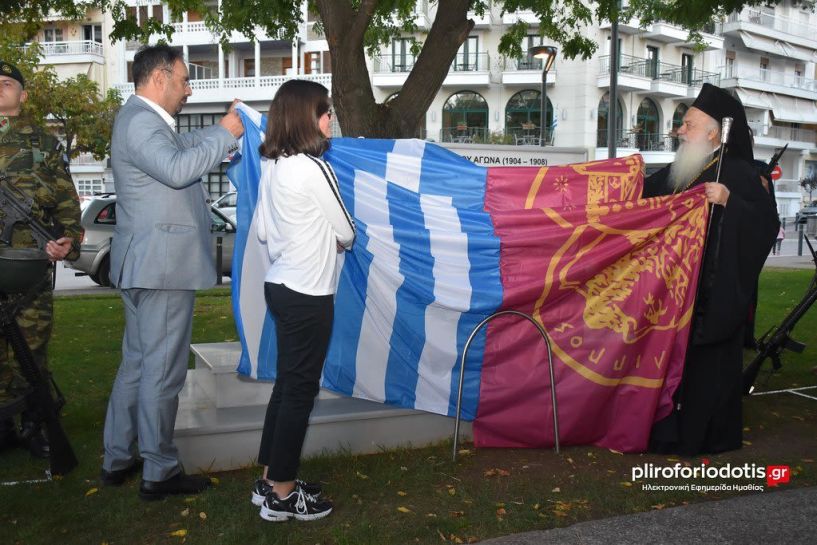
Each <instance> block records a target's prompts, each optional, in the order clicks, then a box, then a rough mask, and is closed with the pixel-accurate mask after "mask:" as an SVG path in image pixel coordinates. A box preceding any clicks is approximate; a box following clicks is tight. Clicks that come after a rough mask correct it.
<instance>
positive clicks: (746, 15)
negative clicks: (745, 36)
mask: <svg viewBox="0 0 817 545" xmlns="http://www.w3.org/2000/svg"><path fill="white" fill-rule="evenodd" d="M742 32H749V33H752V34H756V35H759V36H766V37H768V38H772V39H776V40H783V41H786V42H790V43H792V44H796V45H800V46H803V47H806V48H809V49H817V35H815V32H814V29H813V28H812V27H811V26H809V25H806V24H802V23H799V22H796V21H793V20H791V19H789V18H788V17H781V16H778V15H775V14H774V13H770V12H767V11H764V10H761V9H757V8H746V9H744V10H743V11H741V12H734V13H731V14H729V17H728V18H727V19H726V22H725V23H724V24H723V34H724V35H730V34H731V35H738V36H739V35H740V34H741V33H742Z"/></svg>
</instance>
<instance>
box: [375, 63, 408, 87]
mask: <svg viewBox="0 0 817 545" xmlns="http://www.w3.org/2000/svg"><path fill="white" fill-rule="evenodd" d="M373 60H374V66H373V68H374V69H373V70H372V84H373V85H375V86H377V87H402V86H403V84H404V83H406V78H408V75H409V72H411V70H412V69H413V68H414V61H415V59H414V57H413V56H411V55H380V56H378V57H375V58H374V59H373Z"/></svg>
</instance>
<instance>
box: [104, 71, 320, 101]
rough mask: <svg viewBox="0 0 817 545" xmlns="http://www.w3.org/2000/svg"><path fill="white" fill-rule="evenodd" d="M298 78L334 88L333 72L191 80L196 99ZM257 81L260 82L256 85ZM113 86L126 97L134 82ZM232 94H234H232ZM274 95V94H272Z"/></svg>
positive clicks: (263, 87) (131, 91) (273, 87)
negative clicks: (197, 94)
mask: <svg viewBox="0 0 817 545" xmlns="http://www.w3.org/2000/svg"><path fill="white" fill-rule="evenodd" d="M293 78H298V79H309V80H312V81H316V82H318V83H320V84H321V85H323V86H324V87H326V88H328V89H331V88H332V74H310V75H303V74H301V75H297V76H261V77H259V78H257V80H256V78H254V77H251V78H224V79H222V80H219V79H194V80H190V88H191V89H192V90H193V91H194V94H193V98H194V99H195V91H211V90H215V89H229V90H231V91H232V90H249V89H276V88H278V87H280V86H281V85H283V84H284V82H285V81H287V80H290V79H293ZM256 81H257V82H258V84H257V85H256ZM113 87H114V88H115V89H117V90H118V91H119V92H120V93H121V94H122V96H123V97H124V98H127V97H128V96H129V95H131V94H133V83H117V84H114V85H113ZM231 96H232V95H231ZM270 96H272V95H270Z"/></svg>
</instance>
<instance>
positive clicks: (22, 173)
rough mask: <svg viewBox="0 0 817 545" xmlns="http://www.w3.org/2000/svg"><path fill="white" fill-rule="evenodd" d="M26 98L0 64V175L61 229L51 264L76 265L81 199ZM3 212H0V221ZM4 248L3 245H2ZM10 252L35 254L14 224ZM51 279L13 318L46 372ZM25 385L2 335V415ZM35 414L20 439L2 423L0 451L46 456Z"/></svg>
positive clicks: (51, 246)
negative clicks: (24, 449)
mask: <svg viewBox="0 0 817 545" xmlns="http://www.w3.org/2000/svg"><path fill="white" fill-rule="evenodd" d="M27 98H28V94H27V92H26V90H25V80H24V78H23V76H22V74H21V73H20V71H19V70H18V69H17V68H16V67H15V66H13V65H11V64H9V63H7V62H3V61H0V173H2V174H4V175H5V176H7V177H8V183H10V184H12V185H13V186H14V187H15V188H17V189H18V190H20V191H21V192H22V193H24V194H25V195H26V196H27V197H32V198H33V200H34V204H33V206H32V214H33V215H34V216H35V217H36V218H37V219H39V220H40V221H42V223H44V224H45V225H52V224H59V225H61V226H62V227H63V228H64V230H65V231H64V235H63V236H62V237H61V238H59V239H57V240H56V241H54V240H52V241H49V242H48V244H47V246H46V247H45V248H44V249H45V251H46V253H47V254H48V256H49V258H50V259H51V260H52V261H59V260H62V259H77V257H79V242H80V241H81V240H82V235H83V231H82V227H80V208H79V198H78V197H77V192H76V189H74V183H73V181H72V180H71V176H70V175H69V174H68V171H67V168H66V163H65V160H64V158H63V157H64V154H63V149H62V145H61V144H60V142H59V141H58V140H57V139H56V138H55V137H54V136H52V135H50V134H48V133H47V132H46V131H45V130H44V129H43V128H42V127H40V126H38V125H36V124H34V123H33V122H32V121H31V120H30V119H29V118H28V117H27V116H26V115H25V113H24V112H22V105H23V103H24V102H25V101H26V99H27ZM2 214H3V212H2V211H0V216H2ZM0 244H2V242H0ZM12 246H13V247H16V248H36V247H38V246H37V241H36V239H35V238H34V236H33V235H32V233H31V230H30V229H29V228H28V227H27V226H23V225H20V224H17V225H16V226H15V228H14V231H13V234H12ZM51 288H52V278H51V273H49V274H48V275H47V278H45V279H44V280H43V282H42V284H41V285H40V286H39V287H38V288H37V289H36V290H35V292H34V293H31V294H29V295H28V297H27V298H26V299H25V301H26V302H25V303H24V304H23V306H22V308H21V309H20V310H19V312H18V314H17V323H18V324H19V325H20V329H21V330H22V333H23V336H24V337H25V339H26V341H28V345H29V347H30V348H31V352H32V353H33V355H34V361H35V362H36V363H37V365H39V366H40V367H41V369H43V371H46V373H45V376H49V375H48V374H47V370H46V348H47V345H48V339H49V337H50V335H51V323H52V295H53V294H52V289H51ZM29 389H30V388H29V385H28V383H27V382H26V380H25V379H24V378H23V376H22V374H21V373H20V369H19V366H18V365H17V364H16V362H15V361H14V354H13V352H12V350H11V347H10V345H9V343H8V341H7V340H6V339H5V338H4V337H3V335H2V332H0V409H2V407H3V405H4V404H9V403H10V402H12V401H13V400H15V399H19V398H20V396H21V395H25V394H26V393H27V392H28V391H29ZM36 411H37V408H36V407H31V406H29V407H28V408H27V409H26V410H25V411H24V412H23V413H22V415H21V423H20V427H19V437H18V436H17V426H16V424H15V422H14V420H13V419H12V418H9V417H8V415H6V417H5V418H2V419H0V448H2V446H3V443H4V442H5V444H6V445H9V444H14V443H15V442H17V440H18V439H21V440H22V442H23V444H24V445H26V446H28V448H29V449H30V450H31V452H32V454H34V455H37V456H41V457H45V456H48V442H47V439H46V438H45V436H44V434H43V432H42V429H41V427H40V424H39V419H38V418H37V413H36Z"/></svg>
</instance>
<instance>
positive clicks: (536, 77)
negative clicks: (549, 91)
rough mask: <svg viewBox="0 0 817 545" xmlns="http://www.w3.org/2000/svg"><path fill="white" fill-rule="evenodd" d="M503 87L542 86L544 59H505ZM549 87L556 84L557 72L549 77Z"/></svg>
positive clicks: (551, 73) (550, 73) (551, 71)
mask: <svg viewBox="0 0 817 545" xmlns="http://www.w3.org/2000/svg"><path fill="white" fill-rule="evenodd" d="M502 84H503V85H526V86H530V85H538V86H541V85H542V59H536V58H528V57H520V58H518V59H508V58H506V59H504V62H503V67H502ZM547 84H548V86H549V87H550V86H553V85H555V84H556V70H550V71H549V72H548V75H547Z"/></svg>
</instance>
